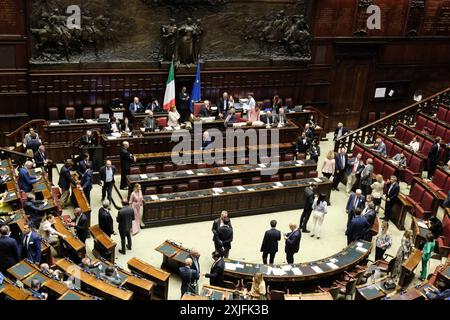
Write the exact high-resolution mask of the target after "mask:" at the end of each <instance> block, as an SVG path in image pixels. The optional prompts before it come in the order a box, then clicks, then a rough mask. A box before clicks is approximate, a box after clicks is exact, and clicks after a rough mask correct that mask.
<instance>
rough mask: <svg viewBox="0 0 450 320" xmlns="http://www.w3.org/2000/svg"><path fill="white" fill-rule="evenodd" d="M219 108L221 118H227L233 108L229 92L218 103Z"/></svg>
mask: <svg viewBox="0 0 450 320" xmlns="http://www.w3.org/2000/svg"><path fill="white" fill-rule="evenodd" d="M217 107H218V108H219V116H220V117H221V118H223V117H226V116H227V114H228V111H229V110H230V108H231V106H230V99H229V98H228V93H227V92H224V93H223V94H222V97H221V98H220V99H219V101H217Z"/></svg>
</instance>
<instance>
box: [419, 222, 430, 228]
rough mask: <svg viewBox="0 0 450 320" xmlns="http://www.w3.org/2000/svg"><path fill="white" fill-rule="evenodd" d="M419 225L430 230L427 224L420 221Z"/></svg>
mask: <svg viewBox="0 0 450 320" xmlns="http://www.w3.org/2000/svg"><path fill="white" fill-rule="evenodd" d="M417 224H418V225H419V227H421V228H423V229H428V226H427V224H426V223H425V222H423V221H418V222H417Z"/></svg>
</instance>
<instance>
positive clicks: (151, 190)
mask: <svg viewBox="0 0 450 320" xmlns="http://www.w3.org/2000/svg"><path fill="white" fill-rule="evenodd" d="M156 193H157V192H156V187H147V188H145V195H150V194H156Z"/></svg>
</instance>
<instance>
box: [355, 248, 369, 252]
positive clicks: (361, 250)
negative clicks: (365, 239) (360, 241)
mask: <svg viewBox="0 0 450 320" xmlns="http://www.w3.org/2000/svg"><path fill="white" fill-rule="evenodd" d="M356 250H358V251H360V252H363V253H366V252H367V249H365V248H363V247H357V248H356Z"/></svg>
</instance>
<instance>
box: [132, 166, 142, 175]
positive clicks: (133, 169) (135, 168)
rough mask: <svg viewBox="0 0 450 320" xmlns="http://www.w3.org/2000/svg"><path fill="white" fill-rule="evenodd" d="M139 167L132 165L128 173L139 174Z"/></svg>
mask: <svg viewBox="0 0 450 320" xmlns="http://www.w3.org/2000/svg"><path fill="white" fill-rule="evenodd" d="M140 173H141V168H140V167H138V166H134V167H131V168H130V174H140Z"/></svg>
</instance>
